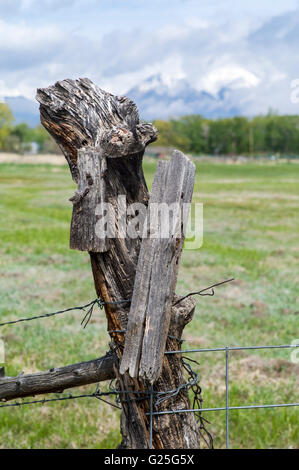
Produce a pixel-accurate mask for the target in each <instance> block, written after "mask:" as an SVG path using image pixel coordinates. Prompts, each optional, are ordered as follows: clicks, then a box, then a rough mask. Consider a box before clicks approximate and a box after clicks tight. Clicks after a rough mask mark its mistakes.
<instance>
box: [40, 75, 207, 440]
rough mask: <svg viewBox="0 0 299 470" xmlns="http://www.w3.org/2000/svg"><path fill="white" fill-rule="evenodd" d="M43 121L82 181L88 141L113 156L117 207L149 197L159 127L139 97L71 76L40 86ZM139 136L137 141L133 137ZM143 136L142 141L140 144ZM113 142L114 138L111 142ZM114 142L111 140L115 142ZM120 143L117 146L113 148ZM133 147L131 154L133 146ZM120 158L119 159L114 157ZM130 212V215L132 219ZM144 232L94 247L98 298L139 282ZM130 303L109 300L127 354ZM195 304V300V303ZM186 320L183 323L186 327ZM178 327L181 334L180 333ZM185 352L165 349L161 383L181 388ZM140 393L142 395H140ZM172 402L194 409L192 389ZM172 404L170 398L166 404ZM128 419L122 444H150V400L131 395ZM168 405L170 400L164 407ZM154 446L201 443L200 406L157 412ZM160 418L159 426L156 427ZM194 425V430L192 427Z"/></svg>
mask: <svg viewBox="0 0 299 470" xmlns="http://www.w3.org/2000/svg"><path fill="white" fill-rule="evenodd" d="M37 99H38V101H39V102H40V104H41V105H40V112H41V122H42V124H43V125H44V127H45V128H46V129H47V130H48V131H49V132H50V134H51V135H52V136H53V137H54V139H55V140H56V141H57V143H58V144H59V145H60V146H61V148H62V149H63V151H64V154H65V156H66V159H67V161H68V162H69V165H70V169H71V172H72V176H73V178H74V179H75V180H76V181H78V167H77V154H78V150H79V149H81V148H82V147H84V146H92V147H95V149H97V150H98V149H99V147H100V150H101V151H103V154H105V156H106V157H107V177H106V180H105V181H106V188H105V191H106V195H105V198H107V200H109V202H111V203H112V204H113V206H115V205H116V204H117V198H118V195H125V196H126V200H127V204H128V205H131V204H133V203H142V204H145V205H146V204H147V203H148V191H147V186H146V182H145V179H144V175H143V170H142V158H143V154H144V149H143V150H142V151H139V149H140V148H142V147H143V146H144V145H145V144H149V143H150V142H152V141H154V140H156V138H157V131H156V130H155V128H154V127H153V126H152V125H150V124H139V118H138V112H137V108H136V106H135V104H134V103H133V102H132V101H131V100H129V99H128V98H125V97H121V98H118V97H116V96H113V95H110V94H109V93H106V92H104V91H103V90H101V89H100V88H98V87H96V86H95V85H94V84H92V82H90V80H88V79H80V80H63V81H62V82H58V83H56V84H55V85H53V86H51V87H48V88H46V89H43V90H38V93H37ZM118 128H122V129H126V130H127V129H129V130H130V132H131V133H132V136H133V137H134V136H137V142H136V145H134V146H132V145H131V144H130V143H128V141H127V140H126V139H123V142H124V143H121V142H122V141H121V139H120V138H119V135H117V136H115V135H114V134H113V133H112V134H111V130H112V131H113V132H115V129H116V133H118V131H117V129H118ZM132 136H131V137H130V139H128V140H129V141H131V142H132V141H133V139H132ZM138 141H141V146H140V145H139V144H138V145H137V143H138ZM109 143H110V144H109ZM109 145H110V147H109ZM113 146H114V147H113ZM125 149H129V153H128V154H126V153H125V152H126V151H128V150H125ZM113 157H115V158H113ZM128 219H130V217H129V216H128V217H127V221H128ZM140 241H141V240H140V238H139V237H137V238H130V237H126V238H118V237H116V238H114V239H111V240H110V246H109V250H108V251H106V252H103V253H94V252H90V258H91V265H92V271H93V276H94V283H95V288H96V292H97V295H98V297H100V298H102V299H103V300H104V301H106V302H111V301H112V302H113V301H117V300H119V299H130V298H131V296H132V292H133V287H134V279H135V272H136V266H137V261H138V256H139V249H140ZM186 301H189V302H185V301H183V302H181V303H180V304H179V307H180V308H177V306H176V307H175V308H174V309H173V310H175V312H176V314H175V315H174V322H173V324H171V329H173V331H174V333H173V334H174V336H177V337H179V335H180V334H181V329H182V328H183V326H184V325H185V324H186V323H188V321H190V319H191V318H192V315H191V314H190V304H192V301H191V299H186ZM129 305H130V304H129V303H127V304H121V305H117V306H116V305H112V304H109V303H108V304H106V305H105V313H106V317H107V323H108V330H109V331H110V332H111V333H110V336H111V338H112V347H113V348H115V350H116V354H117V356H118V358H119V359H121V357H122V352H123V346H124V334H121V333H119V332H118V331H114V330H121V329H124V328H126V326H127V318H128V313H129ZM191 310H192V311H193V310H194V305H192V309H191ZM182 325H183V326H182ZM176 330H178V333H177V334H176V333H175V332H176ZM179 345H180V343H179V342H178V341H177V340H173V339H170V338H168V343H167V347H168V348H170V349H175V348H178V347H179ZM183 380H184V379H183V369H182V361H181V357H180V355H165V357H164V360H163V370H162V374H161V376H160V378H159V380H158V381H157V384H155V387H156V386H157V389H156V390H157V391H161V392H163V391H167V390H169V388H170V387H171V388H174V387H178V386H179V385H180V384H181V383H182V381H183ZM119 382H120V383H119V386H120V387H124V388H126V386H127V385H128V386H130V387H131V389H132V390H134V391H138V390H139V391H140V390H145V389H146V388H147V386H148V384H146V383H144V382H143V381H141V380H138V379H137V380H136V379H132V378H131V377H130V376H129V374H124V375H122V376H119ZM132 396H133V397H134V396H135V395H134V394H132ZM165 403H166V404H167V405H169V406H171V408H173V409H181V408H182V407H185V408H190V406H191V405H190V400H189V397H188V392H187V391H186V390H181V392H180V393H178V394H177V395H176V396H175V397H173V398H172V399H171V400H169V401H168V402H165ZM165 406H166V405H165ZM122 407H123V413H122V418H121V430H122V437H123V439H122V444H121V447H122V448H131V449H134V448H147V447H148V446H149V432H148V430H149V418H148V416H147V415H146V412H147V411H148V400H145V401H136V400H128V401H124V402H123V403H122ZM161 408H162V409H163V406H162V407H161ZM153 421H154V423H153V431H154V432H153V434H154V435H153V446H154V448H157V449H163V448H186V447H187V448H196V447H199V445H200V430H199V428H198V426H197V425H196V420H195V417H194V415H193V414H192V413H187V414H185V415H181V414H177V415H176V416H172V417H171V419H170V417H169V415H162V416H159V417H155V418H154V420H153ZM156 423H157V426H156ZM187 429H188V436H187V437H186V438H185V432H186V430H187Z"/></svg>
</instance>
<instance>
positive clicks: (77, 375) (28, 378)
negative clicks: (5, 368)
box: [0, 353, 118, 401]
mask: <svg viewBox="0 0 299 470" xmlns="http://www.w3.org/2000/svg"><path fill="white" fill-rule="evenodd" d="M117 361H118V359H117V357H116V355H115V354H113V353H111V354H109V355H106V356H104V357H101V358H99V359H94V360H92V361H86V362H79V363H77V364H71V365H68V366H65V367H59V368H56V367H55V368H53V369H51V370H48V371H46V372H38V373H35V374H27V375H19V376H17V377H5V376H4V377H1V378H0V401H8V400H13V399H16V398H24V397H29V396H35V395H41V394H46V393H55V392H63V391H64V390H66V389H68V388H73V387H80V386H81V385H88V384H93V383H97V382H103V381H105V380H110V379H114V378H115V372H114V367H115V366H116V365H117Z"/></svg>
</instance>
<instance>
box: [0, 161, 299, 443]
mask: <svg viewBox="0 0 299 470" xmlns="http://www.w3.org/2000/svg"><path fill="white" fill-rule="evenodd" d="M196 165H197V176H196V185H195V189H194V198H193V200H194V201H197V202H203V204H204V243H203V246H202V248H201V249H200V250H198V251H189V250H185V251H184V253H183V256H182V262H181V268H180V273H179V280H178V285H177V293H179V294H185V293H188V292H189V291H194V290H199V289H201V288H204V287H207V286H209V285H211V284H213V283H216V282H218V281H222V280H225V279H228V278H230V277H234V278H235V279H236V281H235V282H234V283H232V284H228V285H227V286H221V287H219V288H218V289H217V290H216V293H215V296H214V297H198V298H197V308H196V313H195V316H194V320H193V321H192V323H191V324H190V325H189V326H188V327H187V328H186V330H185V334H184V337H185V340H186V343H184V346H185V347H186V348H192V347H196V348H212V347H222V346H227V345H229V346H248V345H271V344H290V343H291V342H292V341H294V340H295V339H297V338H299V328H298V322H299V305H298V303H296V302H298V300H297V299H298V283H299V272H298V262H299V242H298V233H299V217H298V215H299V214H298V213H299V211H298V209H299V165H298V164H296V163H281V162H264V163H263V162H248V163H240V164H233V163H223V162H222V163H220V162H213V161H200V159H198V160H197V162H196ZM144 171H145V175H146V178H147V181H148V184H149V186H150V185H151V182H152V179H153V175H154V171H155V163H153V162H151V161H149V160H145V162H144ZM74 189H75V186H74V184H73V182H72V181H71V178H70V175H69V170H68V169H67V167H66V166H52V165H45V164H43V165H22V164H9V163H6V164H0V220H1V225H0V297H1V302H0V322H2V321H8V320H13V319H15V318H22V317H28V316H34V315H36V314H39V313H47V312H53V311H56V310H60V309H64V308H68V307H70V306H75V305H83V304H85V303H87V302H88V301H90V300H92V299H94V298H95V292H94V288H93V280H92V274H91V269H90V265H89V258H88V254H87V253H80V252H77V251H71V250H70V249H69V246H68V245H69V226H70V220H71V204H70V203H69V202H68V199H69V198H70V197H71V196H72V195H73V192H74ZM81 319H82V314H81V313H80V312H74V313H72V312H71V313H68V314H65V315H63V316H58V317H54V318H51V319H43V320H38V321H34V322H30V323H20V324H17V325H13V326H6V327H4V328H1V329H0V338H2V339H3V340H4V342H5V347H6V364H5V366H6V375H8V376H13V375H16V374H18V373H19V372H21V371H24V372H25V373H30V372H36V371H39V370H46V369H49V368H51V367H59V366H62V365H66V364H69V363H74V362H79V361H85V360H89V359H93V358H94V357H99V356H101V355H103V354H104V353H105V352H106V351H107V349H108V335H107V332H106V322H105V318H104V313H103V312H102V311H96V312H95V314H94V316H93V319H92V321H91V323H90V324H89V325H88V327H87V328H86V329H85V330H82V328H81V326H80V321H81ZM298 342H299V340H298ZM297 356H299V354H298V355H297ZM191 357H192V359H196V360H198V361H199V364H200V365H199V366H195V367H196V368H197V370H198V371H199V374H200V382H201V386H202V389H203V398H204V407H216V406H224V404H225V354H224V353H223V352H215V353H211V352H210V353H198V354H193V355H192V356H191ZM230 383H231V385H230V405H232V406H238V405H252V404H271V403H292V402H299V394H298V389H299V363H298V364H294V363H293V362H292V361H291V350H266V351H260V350H259V351H252V352H250V351H236V352H231V353H230ZM102 388H103V389H104V388H105V385H103V386H102ZM79 390H80V392H79V393H81V391H82V388H81V389H78V390H77V391H79ZM85 390H86V391H93V390H94V386H88V387H85ZM72 393H75V391H73V392H72ZM205 417H206V418H207V419H208V420H209V421H210V425H209V426H208V428H209V430H210V432H211V433H212V434H213V436H214V445H215V447H216V448H224V447H225V412H222V411H221V412H210V413H208V412H207V413H206V414H205ZM298 422H299V407H298V408H295V407H294V408H277V409H265V410H262V409H258V410H242V411H231V413H230V443H231V447H233V448H299V426H298ZM119 441H120V434H119V412H118V410H115V409H114V408H112V407H109V406H108V405H106V404H104V403H102V402H100V401H97V400H92V399H82V400H74V401H68V402H62V403H51V404H45V405H37V406H32V407H30V406H28V407H25V406H24V407H22V408H7V409H6V408H4V409H0V447H1V448H52V447H55V448H114V447H116V446H117V444H118V443H119Z"/></svg>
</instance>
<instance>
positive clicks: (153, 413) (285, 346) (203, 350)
mask: <svg viewBox="0 0 299 470" xmlns="http://www.w3.org/2000/svg"><path fill="white" fill-rule="evenodd" d="M293 348H299V344H282V345H276V344H275V345H269V346H267V345H262V346H225V347H220V348H200V349H181V350H180V351H165V354H187V353H188V354H192V353H206V352H208V353H209V352H219V351H223V352H225V406H224V407H215V408H197V409H196V408H192V409H182V410H166V411H153V410H152V408H151V412H150V413H149V414H150V420H151V422H152V417H153V416H157V415H161V414H177V413H195V412H200V413H202V412H210V411H216V412H217V411H225V414H226V448H227V449H229V447H230V444H229V432H230V422H229V417H230V411H234V410H250V409H267V408H287V407H296V406H299V402H298V403H297V402H295V403H272V404H264V405H240V406H229V386H230V382H229V360H230V355H229V352H230V351H245V350H261V349H264V350H269V349H293ZM150 433H151V437H150V440H151V442H152V426H151V428H150Z"/></svg>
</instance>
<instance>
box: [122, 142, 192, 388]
mask: <svg viewBox="0 0 299 470" xmlns="http://www.w3.org/2000/svg"><path fill="white" fill-rule="evenodd" d="M194 176H195V165H194V164H193V163H192V162H191V161H190V160H189V159H188V158H187V157H185V155H183V154H182V153H181V152H178V151H175V152H174V153H173V156H172V159H171V161H170V162H159V165H158V168H157V171H156V174H155V178H154V182H153V187H152V192H151V197H150V200H149V205H148V222H150V226H151V227H150V229H149V232H148V234H147V236H146V237H145V238H144V239H143V241H142V244H141V249H140V255H139V259H138V265H137V271H136V277H135V284H134V291H133V297H132V303H131V309H130V314H129V321H128V326H127V333H126V340H125V349H124V354H123V358H122V362H121V366H120V373H121V374H124V373H125V372H126V371H127V370H129V373H130V375H131V377H137V376H139V377H140V378H141V379H145V380H148V381H149V382H150V383H153V382H155V381H156V380H157V379H158V377H159V376H160V374H161V369H162V363H163V356H164V351H165V345H166V340H167V335H168V331H169V326H170V325H169V323H170V313H171V305H172V300H173V295H174V289H175V284H176V279H177V273H178V266H179V259H180V256H181V251H182V246H183V241H184V233H183V231H182V229H183V227H184V225H183V222H184V220H183V218H185V217H187V216H188V214H187V212H186V211H183V204H189V203H190V202H191V198H192V189H193V186H194ZM163 206H164V210H165V211H166V212H165V214H163V212H160V213H159V212H158V210H157V209H163ZM166 217H167V218H168V223H166V220H165V218H166ZM165 229H166V233H163V231H165Z"/></svg>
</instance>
